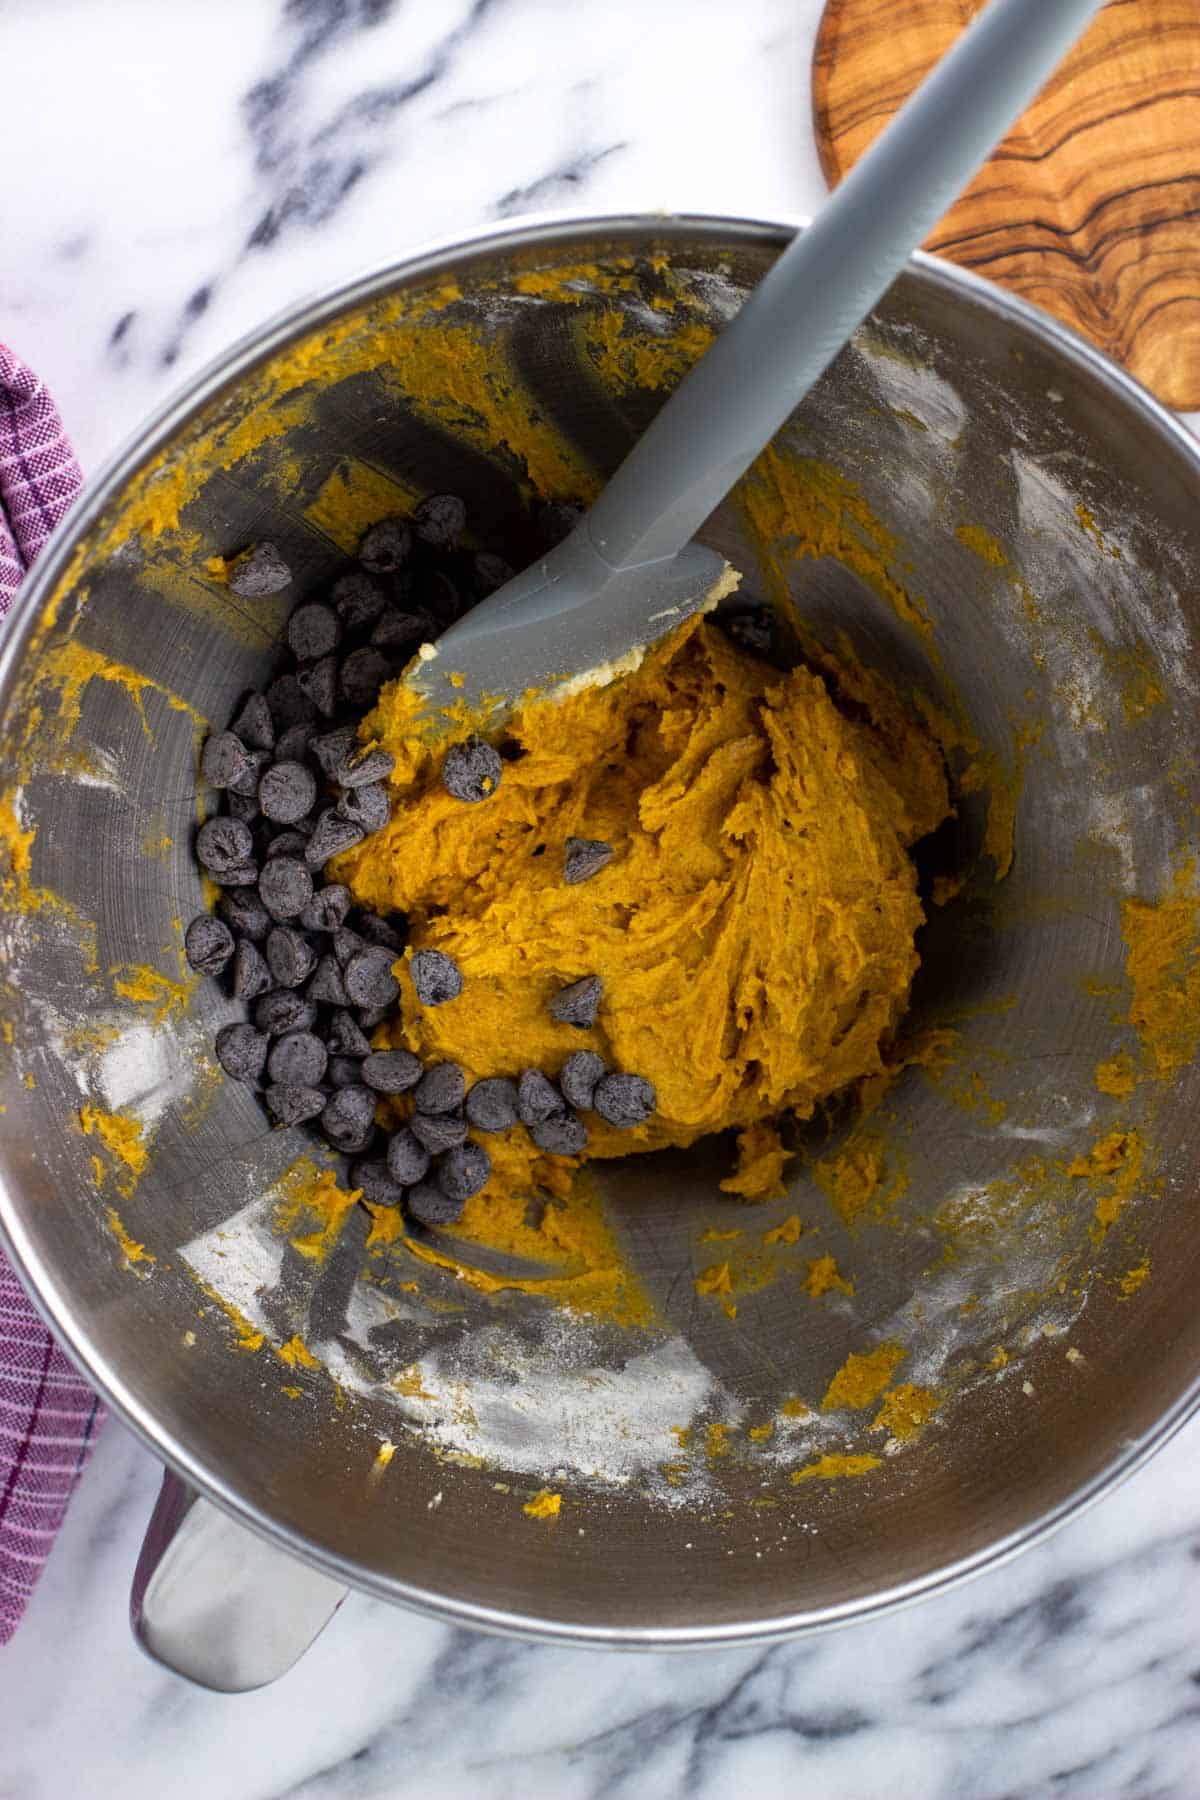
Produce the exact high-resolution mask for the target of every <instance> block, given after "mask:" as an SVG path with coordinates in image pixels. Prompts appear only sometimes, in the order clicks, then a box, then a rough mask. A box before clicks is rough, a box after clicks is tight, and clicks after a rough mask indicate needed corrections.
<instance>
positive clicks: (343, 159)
mask: <svg viewBox="0 0 1200 1800" xmlns="http://www.w3.org/2000/svg"><path fill="white" fill-rule="evenodd" d="M819 12H820V0H744V3H743V4H742V5H740V6H738V7H737V8H733V7H731V6H729V5H728V4H727V3H726V0H692V3H691V4H690V5H684V4H683V3H682V0H636V3H635V0H606V3H604V4H602V3H601V0H579V4H577V5H576V6H574V7H572V8H570V9H568V8H567V7H566V6H565V5H563V4H561V0H559V3H556V0H437V3H435V0H288V3H286V4H285V3H283V0H252V3H251V0H211V3H210V4H209V5H207V6H204V7H200V6H193V7H188V8H182V7H168V6H161V5H160V6H155V5H153V4H151V0H120V3H119V4H115V5H108V6H104V7H97V6H95V5H91V4H89V3H88V0H54V4H53V5H37V4H35V0H10V4H9V5H8V6H7V7H5V8H4V10H3V16H2V17H0V67H3V68H4V70H5V77H6V79H5V83H4V91H3V102H2V105H3V119H4V128H5V129H4V138H5V142H6V145H7V146H10V147H11V146H16V147H17V148H16V149H13V148H9V150H8V152H7V154H6V155H5V156H4V157H3V158H2V159H0V219H3V222H4V240H5V241H4V252H5V253H4V257H3V261H2V266H0V338H3V339H4V340H5V341H7V342H9V343H11V344H12V346H13V347H14V348H15V349H17V350H18V351H19V352H20V353H21V354H23V355H24V356H26V357H27V358H28V359H29V360H30V361H31V362H33V363H34V364H35V365H36V366H37V367H38V369H39V370H40V372H41V373H42V374H43V375H44V376H45V378H46V380H47V381H48V382H49V383H50V384H51V385H52V386H53V388H54V390H55V391H56V393H57V395H58V397H59V400H60V403H61V405H62V408H63V411H64V414H65V416H66V419H67V423H68V426H69V428H70V429H71V431H72V432H73V434H74V437H75V441H76V444H77V446H78V448H79V451H80V455H81V457H82V460H83V462H84V465H85V467H86V468H87V469H89V470H91V469H95V468H96V467H97V465H98V464H99V462H100V461H101V460H102V459H103V458H105V457H106V456H107V455H108V454H109V453H110V451H112V450H113V449H114V448H115V447H116V446H117V445H118V444H119V443H120V442H121V441H122V439H123V438H124V437H125V436H126V435H127V434H128V433H129V432H131V431H132V430H133V428H134V427H135V425H136V424H137V422H138V420H139V419H140V417H141V416H142V415H143V414H144V413H145V412H146V410H147V409H148V408H149V407H150V406H152V405H154V404H156V403H157V402H158V401H159V400H160V399H161V398H163V397H164V396H165V395H166V394H167V393H169V392H170V390H171V389H172V388H173V387H174V386H175V385H176V384H177V383H178V382H179V381H180V380H181V379H182V378H183V377H185V376H186V375H187V374H188V373H189V372H190V371H191V370H193V369H194V368H196V367H197V366H198V365H199V364H200V363H202V362H203V361H205V360H206V359H208V358H209V357H211V356H213V355H214V354H215V353H217V352H218V351H219V350H220V349H222V347H224V346H225V345H226V344H227V343H228V342H229V341H230V340H231V339H233V338H235V337H237V336H238V335H239V334H240V333H242V332H243V331H245V330H247V329H248V328H250V327H252V326H253V325H255V324H256V323H257V322H258V321H259V320H260V319H262V318H263V317H264V316H266V315H268V314H270V313H272V312H274V311H276V310H278V309H279V308H281V307H283V306H285V305H286V304H288V303H289V302H291V301H292V300H294V299H295V298H297V297H298V296H301V295H303V294H305V293H306V292H308V291H311V290H312V289H314V288H316V287H317V286H319V285H321V284H322V283H325V282H327V281H329V280H331V279H333V278H341V277H343V276H345V275H346V274H349V273H351V272H353V271H354V270H356V269H358V268H360V267H364V266H366V265H368V264H370V263H372V262H377V261H381V260H383V259H385V258H391V257H395V256H399V255H402V254H403V253H405V252H406V251H408V250H409V249H411V248H412V247H413V246H415V245H416V244H418V243H420V242H422V241H424V240H426V239H429V238H434V237H441V236H445V235H450V234H452V233H454V232H455V231H456V230H458V229H463V228H470V227H473V226H476V225H479V224H482V223H486V222H487V221H488V220H495V219H497V218H503V217H508V216H509V215H511V214H515V213H517V212H521V211H526V210H539V211H546V210H562V211H613V210H620V209H625V208H627V209H630V210H638V211H645V210H648V209H653V208H658V207H665V208H695V209H698V210H705V211H713V212H730V213H742V214H760V215H773V214H775V215H777V214H780V213H797V212H800V213H802V212H806V211H810V210H812V209H813V208H814V207H815V206H816V205H817V204H818V202H819V200H820V197H821V193H822V185H821V181H820V176H819V172H818V169H817V161H816V154H815V150H814V148H813V144H812V139H811V131H810V126H809V94H808V81H809V73H808V70H809V58H810V53H811V46H812V38H813V34H814V31H815V29H816V22H817V18H818V16H819ZM156 1484H157V1471H156V1469H155V1466H154V1463H153V1461H152V1459H151V1458H150V1457H149V1456H148V1455H147V1454H146V1453H145V1452H144V1451H143V1450H142V1449H141V1448H140V1446H138V1445H137V1444H136V1443H135V1442H134V1441H133V1440H132V1439H131V1438H130V1437H129V1436H128V1435H127V1434H126V1433H125V1432H124V1430H123V1429H122V1428H121V1427H120V1426H119V1425H118V1424H116V1423H112V1422H110V1424H109V1425H108V1426H107V1427H106V1429H105V1431H104V1434H103V1436H102V1439H101V1442H100V1445H99V1447H98V1449H97V1451H96V1454H95V1457H94V1459H93V1461H92V1463H91V1465H90V1467H89V1469H88V1471H87V1473H86V1475H85V1477H84V1479H83V1482H82V1484H81V1487H80V1490H79V1492H78V1494H77V1496H76V1498H75V1501H74V1503H73V1506H72V1510H71V1513H70V1516H69V1518H68V1521H67V1525H66V1527H65V1530H64V1532H63V1535H62V1538H61V1541H60V1542H59V1544H58V1546H57V1548H56V1550H55V1553H54V1556H53V1558H52V1560H51V1563H50V1566H49V1568H48V1570H47V1573H46V1575H45V1577H44V1579H43V1582H42V1585H41V1588H40V1590H39V1592H38V1594H37V1595H36V1597H35V1600H34V1604H33V1606H32V1609H31V1611H30V1614H29V1617H28V1619H27V1621H26V1623H25V1625H24V1626H23V1628H22V1630H21V1631H20V1633H19V1634H18V1636H17V1638H16V1639H15V1641H14V1643H13V1644H12V1645H11V1646H10V1647H9V1648H8V1649H7V1650H6V1651H4V1652H0V1746H2V1748H0V1800H68V1797H70V1800H108V1796H110V1795H117V1794H120V1795H121V1796H122V1800H161V1796H162V1795H164V1794H169V1795H171V1797H172V1800H192V1797H193V1796H195V1797H196V1800H201V1797H202V1800H213V1796H216V1797H217V1800H283V1796H295V1797H297V1800H299V1797H301V1796H303V1797H304V1800H358V1797H363V1800H366V1797H368V1796H388V1797H389V1800H399V1797H401V1796H437V1797H438V1800H455V1797H456V1796H459V1795H462V1796H466V1795H468V1794H469V1795H470V1796H471V1797H472V1800H507V1797H509V1796H521V1797H522V1800H535V1797H536V1796H541V1795H545V1796H553V1800H599V1797H600V1796H604V1797H605V1800H618V1797H621V1800H642V1797H643V1796H645V1797H651V1796H652V1797H653V1800H670V1797H671V1796H676V1795H679V1796H683V1795H687V1796H689V1800H691V1797H692V1796H696V1797H699V1796H718V1795H719V1796H722V1797H724V1796H728V1795H757V1796H761V1797H762V1800H773V1797H774V1796H782V1795H785V1794H786V1795H789V1796H790V1795H793V1794H798V1793H801V1792H803V1793H811V1794H814V1795H819V1796H821V1800H838V1797H839V1796H845V1797H846V1800H873V1797H874V1796H880V1797H883V1796H886V1797H887V1800H1036V1797H1040V1796H1050V1795H1055V1796H1059V1795H1061V1796H1066V1797H1078V1800H1109V1797H1115V1796H1130V1797H1132V1800H1194V1796H1195V1795H1196V1794H1197V1793H1198V1792H1200V1778H1198V1777H1197V1774H1196V1769H1197V1767H1198V1766H1200V1631H1198V1630H1197V1627H1196V1623H1195V1621H1196V1619H1197V1617H1200V1611H1198V1609H1197V1605H1196V1589H1197V1569H1198V1567H1200V1424H1193V1425H1192V1426H1191V1427H1190V1428H1189V1429H1188V1430H1186V1431H1184V1432H1183V1433H1182V1434H1181V1435H1180V1436H1179V1437H1178V1438H1177V1439H1176V1440H1175V1441H1174V1442H1173V1443H1172V1444H1171V1445H1170V1446H1168V1448H1167V1449H1166V1450H1165V1451H1164V1452H1163V1453H1162V1454H1161V1455H1160V1456H1159V1457H1158V1458H1157V1459H1156V1460H1155V1461H1154V1462H1153V1463H1152V1464H1151V1465H1150V1466H1149V1467H1148V1468H1147V1469H1145V1470H1144V1471H1143V1472H1142V1473H1141V1474H1140V1475H1138V1476H1137V1477H1136V1478H1135V1479H1134V1480H1132V1481H1131V1482H1129V1483H1128V1484H1127V1485H1126V1486H1125V1487H1124V1488H1123V1489H1122V1490H1121V1491H1119V1492H1118V1493H1116V1494H1114V1495H1112V1496H1110V1497H1109V1498H1108V1499H1107V1500H1106V1501H1105V1502H1104V1503H1103V1504H1101V1505H1100V1506H1098V1507H1097V1508H1095V1509H1094V1510H1093V1511H1092V1512H1091V1513H1090V1514H1089V1515H1087V1516H1086V1517H1085V1518H1084V1519H1082V1520H1080V1521H1077V1522H1076V1523H1075V1524H1073V1525H1072V1526H1070V1527H1068V1528H1067V1529H1066V1530H1064V1531H1063V1532H1061V1533H1060V1534H1059V1535H1058V1536H1057V1537H1055V1538H1054V1539H1053V1540H1052V1541H1050V1542H1049V1543H1048V1544H1045V1545H1043V1546H1042V1547H1041V1548H1039V1549H1038V1550H1036V1551H1034V1552H1031V1553H1030V1554H1028V1555H1026V1556H1025V1557H1023V1558H1021V1559H1019V1560H1018V1561H1017V1562H1016V1563H1014V1564H1012V1565H1010V1566H1008V1567H1006V1568H1004V1569H1002V1570H999V1571H997V1572H995V1573H993V1574H990V1575H988V1576H986V1577H984V1578H982V1579H980V1580H979V1581H977V1582H975V1583H974V1584H972V1585H969V1586H967V1587H966V1588H964V1589H962V1590H959V1591H957V1592H955V1593H951V1594H946V1595H943V1596H941V1597H939V1598H937V1599H935V1600H932V1601H928V1602H926V1603H925V1604H923V1605H922V1606H919V1607H917V1608H915V1609H913V1610H910V1611H907V1612H904V1613H901V1614H898V1615H895V1616H893V1617H892V1618H890V1619H887V1620H884V1621H882V1622H877V1623H872V1624H868V1625H865V1626H860V1627H856V1628H852V1629H849V1630H843V1631H840V1632H837V1633H834V1634H831V1635H828V1636H824V1637H821V1638H817V1639H810V1640H808V1641H804V1642H800V1643H797V1644H793V1645H785V1646H778V1647H775V1648H773V1649H770V1650H767V1651H761V1650H747V1651H738V1652H730V1651H724V1652H721V1653H712V1654H693V1655H689V1656H636V1657H635V1656H630V1655H619V1656H618V1655H605V1654H603V1653H584V1652H576V1653H568V1652H564V1651H562V1650H555V1649H544V1648H534V1647H530V1646H522V1645H518V1644H513V1643H508V1642H503V1641H499V1640H494V1639H489V1638H485V1637H482V1636H475V1635H472V1634H469V1633H466V1632H462V1631H455V1630H451V1629H450V1628H448V1627H446V1626H444V1625H440V1624H435V1623H433V1622H431V1621H429V1620H426V1619H423V1618H418V1617H412V1616H409V1615H406V1614H403V1613H400V1612H397V1611H395V1610H392V1609H389V1608H387V1607H385V1606H383V1605H381V1604H379V1603H377V1602H372V1601H369V1600H366V1599H364V1598H362V1597H360V1596H354V1597H352V1598H351V1599H350V1600H349V1601H348V1602H347V1604H346V1606H345V1607H344V1608H343V1610H342V1612H341V1613H340V1614H339V1616H338V1617H337V1618H336V1619H335V1621H334V1622H333V1624H332V1625H331V1626H330V1628H329V1629H328V1630H327V1632H326V1633H325V1635H324V1637H323V1638H322V1639H321V1640H320V1642H319V1643H318V1644H317V1646H316V1647H315V1649H314V1650H313V1651H312V1652H310V1654H309V1655H308V1656H307V1657H306V1658H305V1659H304V1660H303V1661H302V1662H301V1663H300V1665H299V1666H298V1667H297V1668H296V1669H295V1670H294V1671H293V1672H292V1673H291V1674H290V1675H288V1676H287V1677H285V1678H284V1679H283V1680H282V1681H281V1682H279V1683H278V1684H277V1685H276V1686H275V1687H273V1688H271V1689H268V1690H265V1691H263V1692H261V1693H259V1694H256V1695H252V1696H249V1697H244V1698H241V1699H236V1700H229V1699H220V1698H217V1697H215V1696H211V1695H207V1694H203V1693H201V1692H199V1691H197V1690H194V1689H191V1688H189V1687H188V1686H186V1685H185V1684H184V1683H182V1682H180V1681H178V1680H176V1679H175V1678H173V1677H172V1676H169V1675H167V1674H165V1673H163V1672H162V1671H160V1670H158V1669H157V1668H155V1667H154V1666H152V1665H151V1664H150V1663H148V1662H147V1661H145V1660H144V1659H143V1658H142V1657H141V1656H140V1655H139V1653H138V1652H137V1651H136V1650H135V1648H134V1646H133V1643H132V1640H131V1639H130V1636H129V1633H128V1627H127V1624H126V1606H127V1592H128V1584H129V1577H130V1573H131V1571H132V1568H133V1564H134V1560H135V1556H136V1551H137V1546H138V1543H139V1541H140V1537H141V1533H142V1529H143V1526H144V1523H145V1520H146V1518H147V1516H148V1514H149V1511H150V1507H151V1504H152V1501H153V1498H154V1493H155V1489H156Z"/></svg>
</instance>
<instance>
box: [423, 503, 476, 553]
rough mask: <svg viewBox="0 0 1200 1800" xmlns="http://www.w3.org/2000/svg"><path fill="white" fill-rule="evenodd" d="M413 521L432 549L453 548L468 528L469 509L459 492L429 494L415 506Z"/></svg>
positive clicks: (425, 542)
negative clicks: (460, 497)
mask: <svg viewBox="0 0 1200 1800" xmlns="http://www.w3.org/2000/svg"><path fill="white" fill-rule="evenodd" d="M412 523H413V530H414V531H415V532H416V534H417V536H418V537H419V538H420V540H421V542H422V543H423V544H428V545H429V547H430V549H431V550H453V548H454V546H455V544H457V542H458V540H459V538H460V537H461V536H462V534H463V532H464V531H465V529H466V524H467V509H466V507H465V505H464V504H463V502H462V501H461V500H460V499H459V497H458V495H457V494H428V495H427V496H426V497H425V499H424V500H422V501H420V502H419V504H418V505H417V506H415V507H414V508H413V516H412Z"/></svg>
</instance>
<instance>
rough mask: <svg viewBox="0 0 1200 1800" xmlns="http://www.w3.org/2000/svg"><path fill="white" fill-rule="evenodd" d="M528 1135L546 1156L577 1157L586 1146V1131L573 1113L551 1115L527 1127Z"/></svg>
mask: <svg viewBox="0 0 1200 1800" xmlns="http://www.w3.org/2000/svg"><path fill="white" fill-rule="evenodd" d="M529 1135H530V1137H531V1138H532V1139H533V1141H534V1143H535V1144H536V1145H537V1147H538V1149H539V1150H544V1151H545V1152H546V1154H547V1155H548V1156H578V1155H579V1153H580V1151H581V1150H583V1149H585V1148H586V1146H587V1130H586V1127H585V1126H584V1123H583V1120H582V1119H577V1118H576V1117H575V1114H574V1113H570V1112H559V1113H552V1114H551V1115H550V1117H549V1118H548V1119H539V1120H538V1122H537V1124H535V1125H531V1126H530V1127H529Z"/></svg>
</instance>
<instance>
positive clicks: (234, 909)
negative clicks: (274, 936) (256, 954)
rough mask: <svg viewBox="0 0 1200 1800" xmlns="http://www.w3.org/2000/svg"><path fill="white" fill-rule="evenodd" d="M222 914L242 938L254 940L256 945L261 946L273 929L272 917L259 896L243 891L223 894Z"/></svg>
mask: <svg viewBox="0 0 1200 1800" xmlns="http://www.w3.org/2000/svg"><path fill="white" fill-rule="evenodd" d="M220 912H221V917H222V918H223V919H224V920H225V922H226V924H227V925H231V926H232V927H233V929H234V931H236V932H238V933H239V934H240V935H241V936H242V937H248V938H252V939H253V941H254V942H255V943H256V944H261V943H262V941H263V939H264V938H265V937H266V935H267V933H268V931H270V929H271V915H270V913H269V912H268V911H267V909H266V907H265V906H264V905H263V903H262V901H261V900H260V899H259V897H258V895H257V894H248V893H246V892H245V891H244V890H242V889H239V890H238V891H237V892H236V893H233V894H222V896H221V901H220Z"/></svg>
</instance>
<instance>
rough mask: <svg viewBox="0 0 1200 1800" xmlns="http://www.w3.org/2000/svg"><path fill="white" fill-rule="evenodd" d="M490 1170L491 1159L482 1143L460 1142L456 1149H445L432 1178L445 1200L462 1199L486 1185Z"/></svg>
mask: <svg viewBox="0 0 1200 1800" xmlns="http://www.w3.org/2000/svg"><path fill="white" fill-rule="evenodd" d="M491 1172H492V1159H491V1157H490V1156H489V1155H488V1153H487V1151H486V1150H485V1149H484V1147H483V1145H482V1144H461V1145H459V1147H458V1148H457V1149H456V1150H447V1152H446V1154H445V1156H443V1157H442V1160H441V1161H440V1162H439V1164H438V1166H437V1173H436V1174H435V1176H434V1180H435V1181H436V1182H437V1185H438V1186H439V1187H440V1188H441V1190H442V1192H443V1194H445V1196H446V1198H447V1200H458V1201H463V1200H470V1199H471V1197H472V1196H473V1195H474V1194H477V1193H478V1192H479V1190H480V1188H483V1187H486V1186H487V1181H488V1176H489V1175H490V1174H491Z"/></svg>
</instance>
